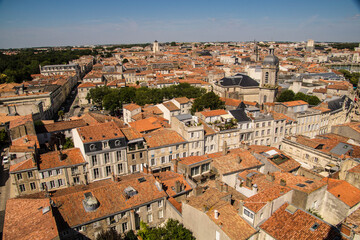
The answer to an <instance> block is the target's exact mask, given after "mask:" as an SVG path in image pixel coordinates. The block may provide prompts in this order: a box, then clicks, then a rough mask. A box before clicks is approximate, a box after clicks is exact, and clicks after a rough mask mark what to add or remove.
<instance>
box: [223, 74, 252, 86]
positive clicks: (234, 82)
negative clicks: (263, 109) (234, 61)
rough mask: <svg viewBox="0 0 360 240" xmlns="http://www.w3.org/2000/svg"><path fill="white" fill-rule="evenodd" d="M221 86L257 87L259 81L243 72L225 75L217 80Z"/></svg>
mask: <svg viewBox="0 0 360 240" xmlns="http://www.w3.org/2000/svg"><path fill="white" fill-rule="evenodd" d="M218 83H219V84H220V85H221V86H223V87H231V86H240V87H258V86H259V83H258V82H257V81H255V80H254V79H252V78H251V77H249V76H247V75H244V74H240V73H238V74H236V75H235V76H232V77H225V78H222V79H220V80H219V82H218Z"/></svg>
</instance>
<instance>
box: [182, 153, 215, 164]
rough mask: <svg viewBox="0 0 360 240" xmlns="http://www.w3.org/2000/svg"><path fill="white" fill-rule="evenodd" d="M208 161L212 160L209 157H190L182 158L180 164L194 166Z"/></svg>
mask: <svg viewBox="0 0 360 240" xmlns="http://www.w3.org/2000/svg"><path fill="white" fill-rule="evenodd" d="M208 159H211V158H209V157H208V155H201V156H189V157H184V158H180V161H179V163H181V164H184V165H192V164H196V163H199V162H202V161H205V160H208Z"/></svg>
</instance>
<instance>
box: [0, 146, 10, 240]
mask: <svg viewBox="0 0 360 240" xmlns="http://www.w3.org/2000/svg"><path fill="white" fill-rule="evenodd" d="M0 150H2V149H0ZM4 150H5V151H1V152H0V153H1V154H2V156H3V155H4V154H6V152H7V149H4ZM9 167H10V164H9V163H7V164H5V166H4V165H3V164H2V161H1V166H0V239H2V232H3V227H4V219H5V206H6V201H7V200H8V199H9V197H10V177H9Z"/></svg>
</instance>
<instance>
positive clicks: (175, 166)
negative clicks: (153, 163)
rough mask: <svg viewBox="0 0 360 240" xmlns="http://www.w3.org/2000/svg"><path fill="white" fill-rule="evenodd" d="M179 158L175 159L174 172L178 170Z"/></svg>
mask: <svg viewBox="0 0 360 240" xmlns="http://www.w3.org/2000/svg"><path fill="white" fill-rule="evenodd" d="M178 165H179V159H178V158H176V159H174V172H176V173H177V172H178Z"/></svg>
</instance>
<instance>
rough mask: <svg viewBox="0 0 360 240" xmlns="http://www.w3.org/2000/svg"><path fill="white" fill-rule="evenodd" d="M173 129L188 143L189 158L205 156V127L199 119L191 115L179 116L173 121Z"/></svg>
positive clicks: (173, 118)
mask: <svg viewBox="0 0 360 240" xmlns="http://www.w3.org/2000/svg"><path fill="white" fill-rule="evenodd" d="M171 128H172V129H174V130H175V131H177V132H178V133H179V134H180V135H181V136H182V137H183V138H184V139H185V140H186V141H187V143H188V146H189V156H194V155H196V156H200V155H203V154H204V149H205V146H204V144H205V142H204V140H205V139H204V135H205V132H204V126H203V124H202V123H201V122H200V121H199V119H198V117H196V116H191V115H190V114H184V115H177V116H175V117H172V119H171Z"/></svg>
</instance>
